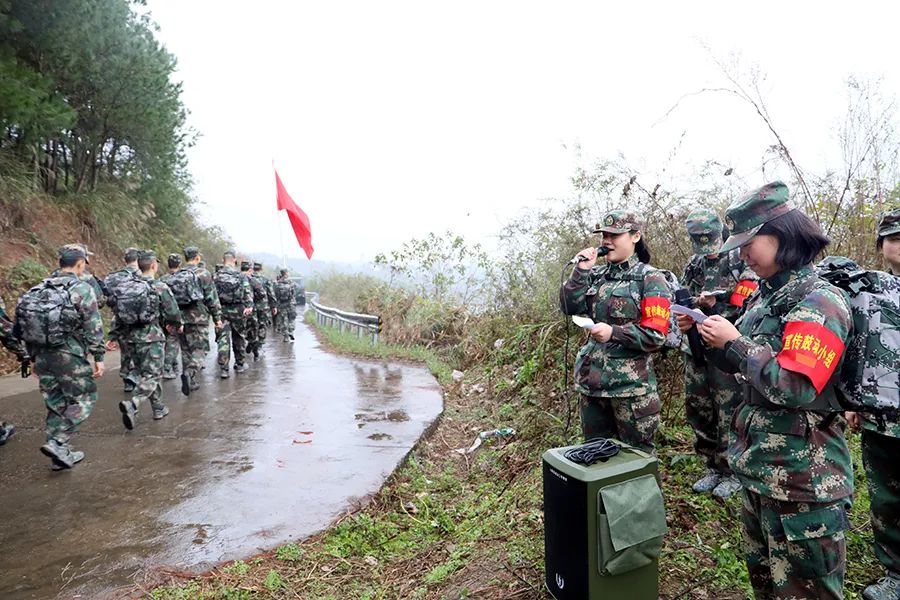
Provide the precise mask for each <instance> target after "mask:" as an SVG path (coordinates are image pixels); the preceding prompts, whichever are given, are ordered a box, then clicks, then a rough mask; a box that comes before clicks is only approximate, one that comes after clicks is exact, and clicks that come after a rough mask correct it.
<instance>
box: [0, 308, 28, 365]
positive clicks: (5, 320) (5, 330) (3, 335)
mask: <svg viewBox="0 0 900 600" xmlns="http://www.w3.org/2000/svg"><path fill="white" fill-rule="evenodd" d="M0 343H2V344H3V347H4V348H6V349H7V350H9V351H10V352H12V353H13V354H15V355H16V356H17V357H19V358H21V357H22V356H23V355H24V354H25V347H24V346H23V345H22V343H21V342H20V341H19V340H18V339H17V338H16V336H14V335H13V322H12V320H10V318H9V317H8V316H7V315H6V310H5V309H4V306H3V301H2V300H0Z"/></svg>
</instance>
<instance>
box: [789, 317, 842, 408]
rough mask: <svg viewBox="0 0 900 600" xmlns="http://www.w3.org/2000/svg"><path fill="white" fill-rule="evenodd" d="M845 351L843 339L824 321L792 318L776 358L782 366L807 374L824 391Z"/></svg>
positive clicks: (817, 389)
mask: <svg viewBox="0 0 900 600" xmlns="http://www.w3.org/2000/svg"><path fill="white" fill-rule="evenodd" d="M843 354H844V342H842V341H841V338H839V337H838V336H836V335H835V334H834V333H832V332H831V331H830V330H829V329H827V328H826V327H825V326H824V325H820V324H818V323H810V322H808V321H791V322H790V323H788V324H787V325H786V326H785V328H784V338H783V339H782V345H781V352H779V353H778V355H777V356H776V359H777V360H778V364H779V365H781V368H782V369H787V370H788V371H794V372H795V373H802V374H803V375H806V377H808V378H809V380H810V381H811V382H812V384H813V387H815V388H816V393H817V394H821V393H822V390H823V389H824V388H825V384H826V383H828V380H829V379H831V376H832V374H833V373H834V370H835V369H836V368H837V365H838V363H839V362H841V355H843Z"/></svg>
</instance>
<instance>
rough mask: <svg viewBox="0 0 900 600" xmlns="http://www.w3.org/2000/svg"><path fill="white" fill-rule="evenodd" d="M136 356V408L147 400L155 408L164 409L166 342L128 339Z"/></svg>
mask: <svg viewBox="0 0 900 600" xmlns="http://www.w3.org/2000/svg"><path fill="white" fill-rule="evenodd" d="M126 344H127V345H129V346H131V351H132V355H133V356H134V364H135V372H136V375H137V385H135V387H134V393H133V394H132V395H131V402H132V403H133V404H134V408H135V410H140V408H141V404H142V403H143V402H144V401H145V400H147V401H149V402H150V406H151V407H152V408H153V410H162V409H163V408H165V405H164V404H163V402H162V373H163V363H164V361H165V353H166V349H165V345H166V342H143V341H127V342H126Z"/></svg>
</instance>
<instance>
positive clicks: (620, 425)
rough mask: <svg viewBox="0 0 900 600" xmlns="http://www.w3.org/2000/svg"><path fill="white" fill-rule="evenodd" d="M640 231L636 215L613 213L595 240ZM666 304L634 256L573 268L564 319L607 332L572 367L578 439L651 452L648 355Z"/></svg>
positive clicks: (659, 342)
mask: <svg viewBox="0 0 900 600" xmlns="http://www.w3.org/2000/svg"><path fill="white" fill-rule="evenodd" d="M642 228H643V222H642V221H641V219H640V218H639V217H638V216H637V215H636V214H634V213H631V212H626V211H613V212H611V213H609V214H607V215H606V217H605V220H604V225H603V226H599V225H598V226H597V229H596V230H595V233H597V232H602V231H607V232H610V233H625V232H628V231H631V230H640V229H642ZM670 303H671V294H670V292H669V287H668V285H667V284H666V280H665V277H664V275H663V274H662V272H661V271H658V270H657V269H654V268H653V267H650V266H649V265H646V264H644V263H642V262H640V261H639V260H638V257H637V255H636V254H634V255H632V256H631V257H630V258H628V259H627V260H625V261H622V262H619V263H606V264H604V265H597V266H594V267H593V268H592V269H590V270H585V269H580V268H578V267H576V268H575V269H574V270H573V271H572V275H571V277H570V278H569V280H568V281H567V282H566V283H565V284H564V285H563V286H562V288H561V289H560V307H561V308H562V311H563V313H565V314H567V315H588V316H589V317H591V318H592V319H593V321H594V322H595V323H600V322H603V323H608V324H609V325H611V326H612V337H611V338H610V340H609V341H608V342H605V343H601V342H598V341H596V340H595V339H594V338H593V337H590V336H589V337H588V341H587V343H586V344H585V345H584V346H583V347H582V348H581V350H579V352H578V357H577V359H576V361H575V386H576V388H577V390H578V391H579V392H580V393H581V394H582V402H581V426H582V431H583V433H584V437H585V439H587V440H590V439H594V438H598V437H609V438H616V439H619V440H621V441H623V442H626V443H628V444H631V445H633V446H635V447H638V448H641V449H643V450H646V451H650V452H652V451H653V449H654V446H653V437H654V435H655V433H656V430H657V428H658V427H659V412H660V400H659V394H658V393H657V389H656V375H655V373H654V372H653V367H652V365H651V363H650V353H652V352H654V351H656V350H659V349H660V348H662V346H663V344H664V342H665V339H666V334H667V333H668V329H669V307H670Z"/></svg>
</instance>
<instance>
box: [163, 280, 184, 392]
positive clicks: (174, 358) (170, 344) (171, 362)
mask: <svg viewBox="0 0 900 600" xmlns="http://www.w3.org/2000/svg"><path fill="white" fill-rule="evenodd" d="M173 272H174V271H170V272H169V273H167V274H166V275H163V276H162V277H160V278H159V280H160V281H162V282H163V283H165V284H166V285H169V279H170V278H171V277H172V273H173ZM165 334H166V350H165V358H164V359H163V379H174V378H175V375H176V374H175V371H176V370H177V369H178V354H179V350H180V349H181V334H180V333H178V331H175V330H173V331H170V330H168V329H167V330H166V331H165Z"/></svg>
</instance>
